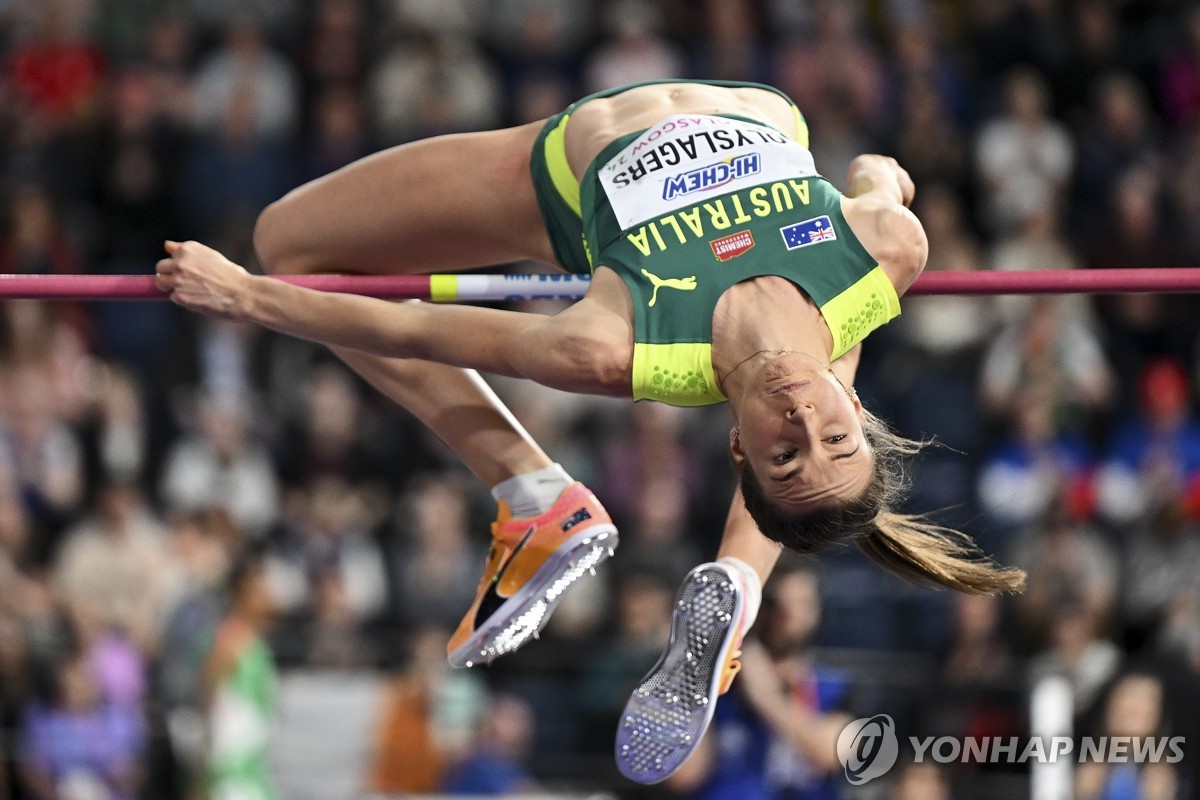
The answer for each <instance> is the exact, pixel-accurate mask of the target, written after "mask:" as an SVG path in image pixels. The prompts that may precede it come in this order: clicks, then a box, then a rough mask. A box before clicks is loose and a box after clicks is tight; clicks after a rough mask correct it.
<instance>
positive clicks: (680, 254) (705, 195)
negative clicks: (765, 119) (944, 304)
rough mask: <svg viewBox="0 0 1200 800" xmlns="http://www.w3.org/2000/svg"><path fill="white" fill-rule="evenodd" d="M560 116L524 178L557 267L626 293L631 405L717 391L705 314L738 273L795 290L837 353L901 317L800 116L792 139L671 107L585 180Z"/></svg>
mask: <svg viewBox="0 0 1200 800" xmlns="http://www.w3.org/2000/svg"><path fill="white" fill-rule="evenodd" d="M721 85H731V84H721ZM732 85H738V86H746V85H751V84H732ZM624 88H628V87H624ZM758 88H764V89H769V88H770V87H765V86H760V87H758ZM623 90H624V89H617V90H612V91H611V92H608V93H606V94H616V93H618V92H619V91H623ZM772 91H774V90H772ZM588 99H591V98H585V99H584V100H581V101H580V103H583V102H586V101H587V100H588ZM576 105H578V104H576ZM794 107H795V106H793V108H794ZM572 108H574V107H572ZM570 111H571V109H568V110H567V111H565V112H563V114H561V115H558V116H556V117H554V118H552V119H551V120H549V121H548V123H547V124H546V126H545V128H544V129H543V132H542V136H541V138H540V139H539V140H538V143H537V145H536V146H535V148H534V154H533V173H534V182H535V186H536V187H537V189H538V196H539V204H540V205H541V208H542V213H543V217H544V219H545V221H546V224H547V229H548V231H549V232H550V238H551V241H552V243H553V244H554V247H555V252H556V254H557V255H558V257H559V259H560V260H561V261H562V262H563V264H564V265H565V266H567V267H568V268H569V269H571V270H572V271H575V272H581V273H582V272H586V271H590V270H592V269H595V267H597V266H604V267H609V268H611V269H613V270H614V271H615V272H616V273H617V274H618V275H620V276H621V278H622V280H624V281H625V283H626V285H627V286H628V288H629V292H630V295H631V296H632V298H633V307H634V354H633V376H632V377H633V394H634V398H635V399H638V400H642V399H653V400H660V401H662V402H667V403H671V404H673V405H683V406H697V405H707V404H711V403H719V402H722V401H724V400H725V399H726V398H725V397H724V396H723V395H722V394H721V392H720V390H719V389H718V388H717V384H716V380H715V378H714V375H713V368H712V353H711V346H712V315H713V310H714V309H715V308H716V305H717V301H718V300H719V299H720V297H721V295H722V294H724V292H725V291H726V290H727V289H728V288H729V287H730V286H732V285H734V284H735V283H738V282H740V281H744V280H749V279H751V278H755V277H758V276H761V275H776V276H780V277H783V278H786V279H788V280H790V281H792V282H793V283H795V284H796V285H797V286H799V287H800V288H801V289H802V290H803V291H804V292H806V293H807V294H808V296H809V297H810V298H811V299H812V300H813V302H814V303H815V304H816V305H817V307H818V308H820V309H821V314H822V315H823V316H824V318H825V322H826V324H828V326H829V329H830V331H831V332H832V333H833V339H834V349H833V358H834V359H837V358H839V357H840V356H842V355H843V354H844V353H846V352H847V351H848V350H849V349H850V348H852V347H853V346H854V345H855V344H857V343H858V342H861V341H862V340H863V339H864V338H866V336H867V335H868V334H869V333H870V332H871V331H872V330H874V329H875V328H877V327H879V326H880V325H882V324H884V323H885V322H887V321H889V320H891V319H893V318H894V317H895V316H896V315H898V314H899V313H900V303H899V299H898V297H897V295H896V291H895V289H894V287H893V286H892V284H891V281H890V280H889V279H888V277H887V276H886V275H885V274H884V272H883V270H882V269H881V268H880V267H879V266H878V264H877V263H876V262H875V261H874V259H872V258H871V256H870V255H869V254H868V253H867V251H866V250H865V249H864V248H863V246H862V245H861V244H860V243H859V241H858V239H857V238H856V237H855V236H854V234H853V232H852V231H851V230H850V226H849V225H848V224H847V223H846V219H845V216H844V215H843V214H842V210H841V199H842V197H841V194H840V193H839V192H838V191H837V189H835V188H834V187H833V185H832V184H830V183H829V182H828V181H826V180H825V179H824V178H822V177H821V176H820V175H818V174H817V172H816V169H815V167H814V165H813V159H812V154H811V153H809V151H808V149H807V147H806V144H807V139H808V135H807V128H806V127H805V126H804V122H803V118H802V117H801V116H800V115H799V112H798V111H797V112H796V113H797V130H796V132H795V138H792V136H789V135H786V134H785V133H784V132H781V131H779V130H777V129H776V128H773V127H771V126H769V125H765V124H763V123H761V122H758V121H755V120H751V119H747V118H744V117H740V116H735V115H719V116H710V115H702V114H676V115H672V116H669V117H666V118H665V119H663V120H660V121H659V122H658V123H656V124H655V125H654V126H652V127H650V128H647V129H646V130H643V131H635V132H633V133H629V134H627V135H625V136H622V137H620V138H618V139H617V140H615V141H613V142H611V143H609V145H608V146H606V147H605V148H604V149H603V150H602V151H601V152H600V154H599V155H598V156H597V157H596V158H595V159H594V160H593V162H592V163H591V164H590V165H589V166H588V169H587V171H586V173H585V174H584V177H583V180H582V181H581V182H576V181H575V179H574V176H573V175H572V173H571V171H570V169H569V167H568V166H567V163H566V153H565V150H564V149H563V134H564V131H565V128H566V124H567V120H568V119H569V115H570Z"/></svg>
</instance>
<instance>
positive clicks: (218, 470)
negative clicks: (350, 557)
mask: <svg viewBox="0 0 1200 800" xmlns="http://www.w3.org/2000/svg"><path fill="white" fill-rule="evenodd" d="M198 404H199V408H198V409H197V411H198V416H199V419H198V420H197V421H198V423H199V425H198V430H196V431H194V432H191V433H189V434H187V435H185V436H184V437H182V438H180V439H178V440H176V441H175V442H174V443H172V446H171V448H170V450H169V451H168V453H167V456H166V464H165V465H164V468H163V474H162V483H161V486H160V491H161V493H162V496H163V498H164V500H165V501H166V502H167V505H168V507H169V508H170V509H171V510H172V511H181V512H184V513H189V512H196V511H201V512H203V511H209V510H211V509H216V508H220V509H224V510H225V511H227V512H229V514H230V515H231V516H232V517H233V520H234V522H236V523H237V526H238V528H239V529H241V530H242V531H243V532H244V533H245V534H246V536H247V537H249V538H251V539H261V538H262V537H263V536H265V535H266V532H267V529H268V528H269V527H270V526H271V525H273V524H274V523H275V521H276V520H277V519H278V516H279V488H278V478H277V477H276V475H275V469H274V466H273V465H272V463H271V459H270V455H269V453H268V452H267V450H266V448H265V447H264V446H263V445H262V444H260V443H259V442H257V441H256V440H255V439H254V438H253V437H252V435H251V432H250V430H249V427H250V425H251V423H252V419H251V418H250V409H249V408H248V407H247V405H246V399H245V398H244V397H242V396H233V395H230V394H213V395H208V396H204V397H201V398H199V401H198Z"/></svg>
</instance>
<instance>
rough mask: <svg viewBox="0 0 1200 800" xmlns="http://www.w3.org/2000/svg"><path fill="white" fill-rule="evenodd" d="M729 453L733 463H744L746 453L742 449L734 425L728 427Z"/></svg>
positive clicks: (738, 434)
mask: <svg viewBox="0 0 1200 800" xmlns="http://www.w3.org/2000/svg"><path fill="white" fill-rule="evenodd" d="M729 453H730V455H732V456H733V463H734V465H736V466H738V467H740V466H742V464H744V463H746V453H745V451H744V450H742V440H741V438H740V432H739V431H738V428H737V426H736V425H735V426H733V427H732V428H730V429H729Z"/></svg>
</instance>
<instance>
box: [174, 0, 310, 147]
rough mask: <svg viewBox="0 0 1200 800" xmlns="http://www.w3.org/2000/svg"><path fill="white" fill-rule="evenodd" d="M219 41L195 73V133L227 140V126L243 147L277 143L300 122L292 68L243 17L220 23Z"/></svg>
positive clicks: (258, 27) (259, 27) (246, 16)
mask: <svg viewBox="0 0 1200 800" xmlns="http://www.w3.org/2000/svg"><path fill="white" fill-rule="evenodd" d="M223 26H224V30H225V34H224V38H223V41H222V42H221V44H220V46H219V47H218V48H217V49H216V50H215V51H214V52H212V53H211V54H210V55H209V56H208V57H207V58H206V59H205V60H204V61H203V62H202V63H201V64H200V66H199V67H198V69H197V71H196V77H195V80H194V83H193V88H192V102H193V103H194V107H193V114H194V120H195V125H196V127H197V130H198V131H200V132H201V133H206V134H208V135H211V136H219V135H221V134H222V131H224V135H225V136H226V137H229V136H230V134H231V131H230V128H231V127H232V124H233V123H232V122H231V120H234V119H236V120H237V125H238V129H239V131H240V130H241V129H242V128H244V129H245V139H246V140H248V141H266V142H275V143H278V142H280V141H282V140H284V139H286V138H287V137H289V136H291V135H293V134H294V133H295V131H296V129H297V126H298V124H299V122H300V95H299V92H300V86H299V81H298V79H297V75H296V68H295V66H294V65H293V64H292V62H290V61H289V60H288V59H287V58H285V57H284V56H283V55H282V54H281V53H279V52H278V51H276V50H275V49H274V48H273V47H272V46H271V44H270V42H269V41H268V39H267V37H266V35H265V33H264V31H263V28H262V25H261V24H260V23H259V22H258V21H257V20H255V19H254V18H253V16H251V15H250V14H248V13H246V12H244V11H243V12H240V13H236V14H233V15H230V16H229V17H227V18H226V19H225V20H223Z"/></svg>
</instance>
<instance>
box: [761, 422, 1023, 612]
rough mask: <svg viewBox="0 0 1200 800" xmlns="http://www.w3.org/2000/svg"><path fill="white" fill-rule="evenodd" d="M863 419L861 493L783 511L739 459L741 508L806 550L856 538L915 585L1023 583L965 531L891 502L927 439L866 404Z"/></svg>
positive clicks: (772, 533) (997, 587)
mask: <svg viewBox="0 0 1200 800" xmlns="http://www.w3.org/2000/svg"><path fill="white" fill-rule="evenodd" d="M862 426H863V434H864V435H865V437H866V439H867V443H868V444H869V445H870V447H871V452H872V457H873V459H874V467H873V474H872V476H871V483H870V485H869V486H868V487H867V489H866V491H865V492H863V494H862V495H860V496H859V497H855V498H852V499H850V500H844V501H841V502H839V503H835V504H832V505H827V506H822V507H820V508H817V509H814V510H812V511H809V512H806V513H803V514H800V515H797V516H785V515H784V514H783V513H781V512H780V510H779V509H778V508H776V507H775V506H773V505H771V503H770V502H769V501H768V500H767V498H766V496H765V495H764V494H763V491H762V488H761V487H760V486H759V483H758V479H757V478H756V477H755V475H754V471H753V470H751V469H750V468H749V467H748V466H746V465H743V466H742V468H741V485H742V496H743V499H744V500H745V503H746V510H747V511H749V512H750V516H751V517H752V518H753V519H754V521H755V523H757V525H758V527H759V530H760V531H762V533H763V535H764V536H766V537H767V538H769V539H773V540H775V541H777V542H779V543H781V544H783V545H785V546H786V547H788V548H790V549H792V550H795V551H797V552H800V553H806V554H811V553H816V552H819V551H821V550H823V549H825V548H827V547H829V546H831V545H833V544H836V543H839V542H844V541H846V540H853V541H854V542H855V544H857V545H858V548H859V549H860V550H862V551H863V553H865V554H866V555H867V557H868V558H870V559H871V560H872V561H874V562H875V563H876V564H878V565H879V566H881V567H883V568H884V569H886V570H887V571H888V572H891V573H893V574H895V575H898V576H900V577H901V578H904V579H905V580H907V581H910V582H911V583H915V584H917V585H919V586H940V587H944V588H947V589H954V590H955V591H959V592H964V593H966V594H984V595H990V594H997V593H999V592H1021V591H1024V589H1025V573H1024V571H1022V570H1020V569H1015V568H1012V567H1002V566H1000V565H998V564H996V563H995V562H994V561H992V560H991V559H989V558H987V557H986V556H985V555H984V554H983V553H981V552H980V550H979V548H978V547H976V546H975V543H974V542H973V541H971V538H970V537H969V536H967V535H966V534H965V533H961V532H959V531H955V530H951V529H949V528H944V527H942V526H940V525H936V524H934V523H932V522H929V521H928V520H926V519H925V518H924V517H921V516H914V515H910V514H899V513H896V512H895V511H893V510H892V508H893V507H894V506H895V505H896V504H898V503H899V501H900V498H901V496H902V495H903V492H904V489H905V485H906V482H907V481H906V474H905V470H904V460H905V459H906V458H908V457H910V456H913V455H916V454H917V453H919V452H920V451H921V449H922V448H923V447H924V446H925V443H922V442H914V441H912V440H910V439H905V438H904V437H902V436H899V435H897V434H895V433H893V432H892V431H891V430H889V429H888V427H887V426H886V425H885V424H884V423H883V422H882V421H881V420H880V419H879V418H878V417H876V416H875V415H873V414H871V413H870V412H869V411H866V410H865V409H864V411H863V423H862Z"/></svg>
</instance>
